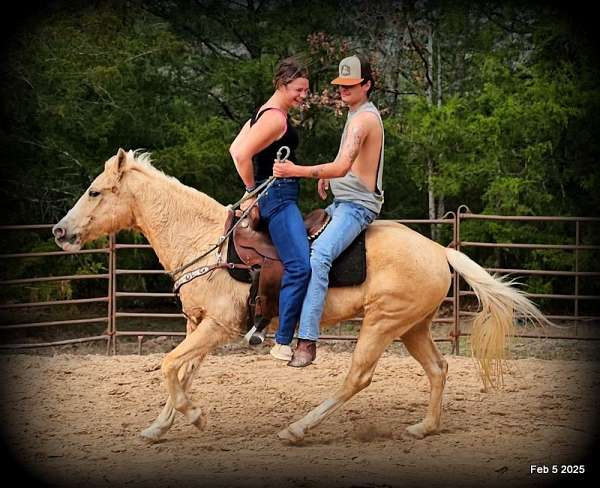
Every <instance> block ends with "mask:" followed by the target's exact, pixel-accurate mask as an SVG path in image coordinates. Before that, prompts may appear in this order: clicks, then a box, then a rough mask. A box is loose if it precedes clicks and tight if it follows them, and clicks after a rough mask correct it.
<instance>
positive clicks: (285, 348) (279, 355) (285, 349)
mask: <svg viewBox="0 0 600 488" xmlns="http://www.w3.org/2000/svg"><path fill="white" fill-rule="evenodd" d="M292 355H293V354H292V348H291V347H290V346H289V345H288V344H277V343H275V345H274V346H273V347H272V348H271V356H273V357H274V358H275V359H279V360H281V361H290V360H291V359H292Z"/></svg>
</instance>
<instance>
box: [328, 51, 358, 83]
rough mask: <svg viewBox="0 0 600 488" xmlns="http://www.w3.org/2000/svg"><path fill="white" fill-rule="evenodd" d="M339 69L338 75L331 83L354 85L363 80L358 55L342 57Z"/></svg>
mask: <svg viewBox="0 0 600 488" xmlns="http://www.w3.org/2000/svg"><path fill="white" fill-rule="evenodd" d="M339 70H340V72H339V74H340V75H339V76H338V77H337V78H336V79H335V80H333V81H332V82H331V84H332V85H356V84H358V83H360V82H361V81H363V80H364V77H363V76H362V72H361V67H360V59H358V56H349V57H347V58H344V59H342V60H341V61H340V68H339Z"/></svg>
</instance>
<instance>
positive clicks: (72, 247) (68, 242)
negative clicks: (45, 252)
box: [52, 221, 81, 251]
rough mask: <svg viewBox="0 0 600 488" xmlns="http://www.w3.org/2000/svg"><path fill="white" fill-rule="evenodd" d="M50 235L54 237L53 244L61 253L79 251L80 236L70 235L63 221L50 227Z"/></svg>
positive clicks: (76, 234)
mask: <svg viewBox="0 0 600 488" xmlns="http://www.w3.org/2000/svg"><path fill="white" fill-rule="evenodd" d="M52 234H53V235H54V242H56V245H57V246H59V247H61V248H62V249H63V251H79V250H80V249H81V235H80V234H78V233H70V232H69V229H68V227H67V225H65V223H64V222H63V221H60V222H59V223H58V224H56V225H55V226H54V227H52Z"/></svg>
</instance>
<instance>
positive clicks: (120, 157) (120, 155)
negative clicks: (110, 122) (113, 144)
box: [117, 147, 127, 173]
mask: <svg viewBox="0 0 600 488" xmlns="http://www.w3.org/2000/svg"><path fill="white" fill-rule="evenodd" d="M125 161H127V153H126V152H125V151H124V150H123V148H121V147H120V148H119V152H117V171H118V172H119V173H121V172H122V171H123V168H124V166H125Z"/></svg>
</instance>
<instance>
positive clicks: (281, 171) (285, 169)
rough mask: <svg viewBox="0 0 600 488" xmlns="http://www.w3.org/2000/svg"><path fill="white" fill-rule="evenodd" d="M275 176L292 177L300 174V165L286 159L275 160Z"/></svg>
mask: <svg viewBox="0 0 600 488" xmlns="http://www.w3.org/2000/svg"><path fill="white" fill-rule="evenodd" d="M273 176H275V178H291V177H294V176H300V175H299V174H298V166H297V165H295V164H294V163H292V162H291V161H290V160H288V159H286V160H285V161H282V162H281V163H280V162H278V161H277V160H275V164H273Z"/></svg>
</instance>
